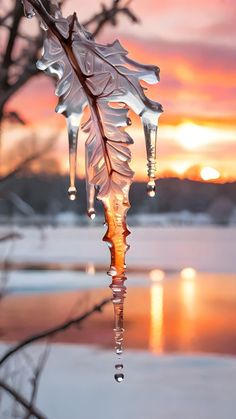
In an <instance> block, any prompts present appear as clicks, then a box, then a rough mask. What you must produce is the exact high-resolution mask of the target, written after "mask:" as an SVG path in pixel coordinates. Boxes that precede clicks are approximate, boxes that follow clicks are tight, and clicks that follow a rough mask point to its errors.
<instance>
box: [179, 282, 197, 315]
mask: <svg viewBox="0 0 236 419" xmlns="http://www.w3.org/2000/svg"><path fill="white" fill-rule="evenodd" d="M195 294H196V280H195V278H191V279H182V280H181V300H182V304H183V307H184V310H185V313H186V315H187V316H188V317H191V318H192V317H194V313H195Z"/></svg>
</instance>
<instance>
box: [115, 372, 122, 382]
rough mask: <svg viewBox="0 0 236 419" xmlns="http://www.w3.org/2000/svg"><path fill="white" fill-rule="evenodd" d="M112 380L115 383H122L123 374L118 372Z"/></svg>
mask: <svg viewBox="0 0 236 419" xmlns="http://www.w3.org/2000/svg"><path fill="white" fill-rule="evenodd" d="M114 378H115V380H116V381H117V383H122V381H124V378H125V376H124V374H122V373H120V372H119V373H117V374H115V375H114Z"/></svg>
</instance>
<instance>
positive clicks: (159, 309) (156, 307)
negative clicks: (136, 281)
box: [149, 283, 164, 354]
mask: <svg viewBox="0 0 236 419" xmlns="http://www.w3.org/2000/svg"><path fill="white" fill-rule="evenodd" d="M163 320H164V319H163V285H162V284H161V283H154V284H153V285H152V286H151V289H150V336H149V348H150V351H151V352H153V353H155V354H160V353H162V352H163Z"/></svg>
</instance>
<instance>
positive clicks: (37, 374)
mask: <svg viewBox="0 0 236 419" xmlns="http://www.w3.org/2000/svg"><path fill="white" fill-rule="evenodd" d="M48 355H49V347H48V346H47V347H46V349H45V350H44V352H43V355H42V356H41V358H40V360H39V363H38V365H37V367H36V369H35V372H34V377H33V378H32V393H31V398H30V408H31V407H32V406H34V404H35V401H36V398H37V394H38V388H39V381H40V378H41V375H42V372H43V369H44V366H45V364H46V362H47V359H48ZM31 416H32V413H31V411H30V410H28V412H27V413H26V415H25V418H24V419H30V417H31Z"/></svg>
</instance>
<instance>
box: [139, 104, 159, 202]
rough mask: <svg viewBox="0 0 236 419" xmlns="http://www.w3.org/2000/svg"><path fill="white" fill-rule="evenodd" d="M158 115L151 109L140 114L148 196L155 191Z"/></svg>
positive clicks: (152, 194)
mask: <svg viewBox="0 0 236 419" xmlns="http://www.w3.org/2000/svg"><path fill="white" fill-rule="evenodd" d="M158 116H159V113H157V112H151V111H146V112H144V113H143V115H142V123H143V127H144V134H145V142H146V152H147V168H148V170H147V174H148V177H149V182H148V184H147V193H148V196H150V197H154V196H155V193H156V186H155V179H156V146H157V127H158Z"/></svg>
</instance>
